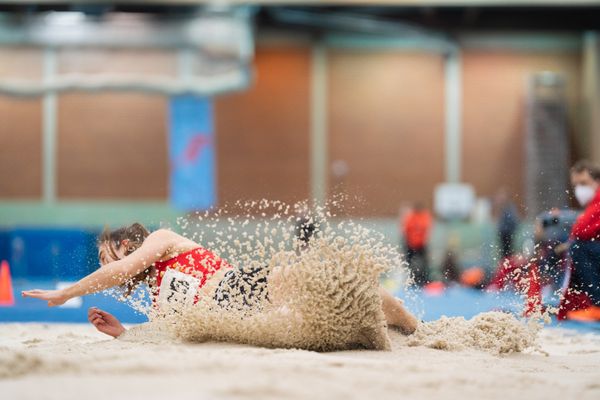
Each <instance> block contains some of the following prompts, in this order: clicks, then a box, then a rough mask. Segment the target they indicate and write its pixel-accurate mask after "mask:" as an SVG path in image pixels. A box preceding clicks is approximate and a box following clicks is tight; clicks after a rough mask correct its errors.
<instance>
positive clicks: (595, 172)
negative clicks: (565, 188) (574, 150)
mask: <svg viewBox="0 0 600 400" xmlns="http://www.w3.org/2000/svg"><path fill="white" fill-rule="evenodd" d="M585 171H587V172H588V173H589V174H590V176H591V177H592V179H593V180H595V181H600V167H598V165H596V164H594V163H592V162H590V161H588V160H579V161H577V162H576V163H575V165H573V166H572V167H571V173H577V174H580V173H582V172H585Z"/></svg>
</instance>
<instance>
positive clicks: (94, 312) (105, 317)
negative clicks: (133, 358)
mask: <svg viewBox="0 0 600 400" xmlns="http://www.w3.org/2000/svg"><path fill="white" fill-rule="evenodd" d="M88 321H90V323H91V324H92V325H94V326H95V327H96V329H98V330H99V331H100V332H102V333H105V334H107V335H109V336H112V337H114V338H116V337H119V336H120V335H121V334H122V333H123V332H125V328H124V327H123V325H121V323H120V322H119V320H118V319H116V318H115V317H114V315H112V314H109V313H107V312H106V311H102V310H100V309H98V308H96V307H90V308H89V309H88Z"/></svg>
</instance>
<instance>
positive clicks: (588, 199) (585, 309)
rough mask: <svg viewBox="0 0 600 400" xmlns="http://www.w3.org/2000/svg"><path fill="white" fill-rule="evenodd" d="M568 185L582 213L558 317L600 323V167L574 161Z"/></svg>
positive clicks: (575, 227)
mask: <svg viewBox="0 0 600 400" xmlns="http://www.w3.org/2000/svg"><path fill="white" fill-rule="evenodd" d="M571 184H572V185H573V188H574V192H575V197H576V198H577V201H578V202H579V204H580V205H581V206H582V207H584V210H583V212H582V213H581V215H579V217H578V218H577V220H576V221H575V223H574V224H573V227H572V229H571V235H570V238H569V239H570V241H569V244H570V255H571V260H572V271H571V278H570V281H569V285H568V288H567V290H566V291H565V296H564V300H563V301H562V302H561V307H560V309H559V318H560V319H564V318H570V319H578V320H600V167H598V166H596V165H594V164H592V163H590V162H588V161H585V160H582V161H579V162H577V163H576V164H575V165H574V166H573V167H572V168H571Z"/></svg>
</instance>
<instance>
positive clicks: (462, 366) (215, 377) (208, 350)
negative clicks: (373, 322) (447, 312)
mask: <svg viewBox="0 0 600 400" xmlns="http://www.w3.org/2000/svg"><path fill="white" fill-rule="evenodd" d="M438 325H439V324H438ZM442 325H443V324H442ZM434 327H435V325H434ZM430 328H431V327H430ZM390 337H391V341H392V351H342V352H331V353H317V352H311V351H304V350H280V349H265V348H258V347H250V346H246V345H235V344H221V343H203V344H183V343H168V342H167V343H162V344H157V343H136V342H125V341H122V340H112V339H108V338H107V337H106V336H104V335H102V334H99V333H97V332H95V331H94V330H93V328H92V327H91V326H87V325H66V324H64V325H43V324H2V325H0V397H1V398H2V399H6V400H9V399H10V400H18V399H61V400H62V399H84V398H85V399H103V400H106V399H109V400H115V399H122V398H127V399H145V400H148V399H154V398H157V399H158V398H173V399H188V398H197V399H249V398H252V399H282V398H286V399H336V398H340V399H366V398H369V399H387V398H389V399H392V398H393V399H400V398H401V399H440V398H442V399H469V398H473V399H475V398H476V399H507V398H523V399H528V400H533V399H544V400H547V399H598V398H600V336H599V335H590V334H587V335H582V334H577V333H574V332H570V331H561V330H555V329H545V330H543V331H542V332H541V334H540V335H539V340H538V344H539V347H540V349H541V350H542V351H539V350H538V351H536V350H531V349H530V350H525V351H524V352H522V353H510V354H508V355H502V356H498V355H494V354H491V353H490V352H489V351H481V350H477V349H474V348H472V347H464V348H463V349H462V350H436V349H432V348H429V347H426V346H424V345H418V343H415V337H412V338H411V337H404V336H402V335H400V334H399V333H396V332H394V331H390ZM424 344H425V345H427V343H424ZM450 347H452V346H450ZM455 347H456V346H455ZM543 352H546V353H548V354H547V355H545V354H543ZM167 396H169V397H167Z"/></svg>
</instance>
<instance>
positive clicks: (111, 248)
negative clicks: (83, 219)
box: [98, 241, 127, 266]
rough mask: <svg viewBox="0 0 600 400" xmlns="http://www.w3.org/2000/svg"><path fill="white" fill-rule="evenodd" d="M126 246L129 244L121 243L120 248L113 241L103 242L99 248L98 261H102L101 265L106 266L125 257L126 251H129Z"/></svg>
mask: <svg viewBox="0 0 600 400" xmlns="http://www.w3.org/2000/svg"><path fill="white" fill-rule="evenodd" d="M123 242H125V241H123ZM126 244H127V243H121V244H120V246H116V245H115V244H114V243H113V242H111V241H106V242H102V243H101V244H100V245H99V246H98V259H99V260H100V265H102V266H104V265H106V264H108V263H111V262H114V261H118V260H120V259H122V258H123V257H125V251H126V250H127V246H126Z"/></svg>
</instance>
